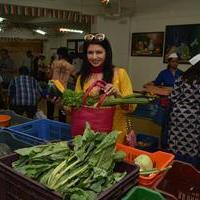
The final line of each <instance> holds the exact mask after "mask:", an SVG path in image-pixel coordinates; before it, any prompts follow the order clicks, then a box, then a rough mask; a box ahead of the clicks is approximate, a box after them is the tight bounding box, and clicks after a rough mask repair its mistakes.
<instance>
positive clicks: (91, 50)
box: [87, 44, 106, 67]
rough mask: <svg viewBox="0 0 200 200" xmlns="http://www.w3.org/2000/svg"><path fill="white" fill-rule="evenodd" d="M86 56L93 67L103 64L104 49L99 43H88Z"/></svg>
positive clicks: (104, 57)
mask: <svg viewBox="0 0 200 200" xmlns="http://www.w3.org/2000/svg"><path fill="white" fill-rule="evenodd" d="M87 58H88V61H89V63H90V64H91V65H92V66H93V67H100V66H103V64H104V61H105V59H106V51H105V49H104V48H103V47H102V46H101V45H99V44H90V45H89V46H88V49H87Z"/></svg>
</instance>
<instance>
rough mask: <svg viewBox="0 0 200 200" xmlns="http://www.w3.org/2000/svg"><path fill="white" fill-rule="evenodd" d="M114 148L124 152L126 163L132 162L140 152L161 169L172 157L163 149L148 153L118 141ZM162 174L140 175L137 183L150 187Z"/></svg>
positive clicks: (170, 161) (169, 162)
mask: <svg viewBox="0 0 200 200" xmlns="http://www.w3.org/2000/svg"><path fill="white" fill-rule="evenodd" d="M116 149H117V150H120V151H124V152H125V153H126V158H125V161H127V162H128V163H133V162H134V159H135V158H136V157H137V156H138V155H140V154H145V155H148V156H149V157H150V158H151V159H152V161H153V162H154V164H155V168H157V169H163V168H165V167H167V166H168V165H169V164H171V163H172V161H173V159H174V155H173V154H170V153H165V152H163V151H157V152H154V153H150V152H147V151H143V150H139V149H135V148H133V147H129V146H125V145H123V144H119V143H118V144H117V145H116ZM162 175H163V173H159V174H151V175H150V176H142V175H140V177H139V184H140V185H143V186H146V187H152V186H153V185H154V184H155V182H156V181H157V180H158V179H160V178H161V176H162Z"/></svg>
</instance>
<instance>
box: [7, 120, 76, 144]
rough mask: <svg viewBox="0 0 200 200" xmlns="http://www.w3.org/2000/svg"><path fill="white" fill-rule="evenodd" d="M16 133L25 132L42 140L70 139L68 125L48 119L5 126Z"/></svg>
mask: <svg viewBox="0 0 200 200" xmlns="http://www.w3.org/2000/svg"><path fill="white" fill-rule="evenodd" d="M7 129H8V130H11V131H13V132H15V133H16V134H19V135H21V134H26V135H28V136H31V137H35V138H39V139H41V140H43V141H44V142H47V141H52V140H67V141H69V140H71V139H72V137H71V134H70V125H69V124H66V123H62V122H58V121H54V120H49V119H38V120H34V121H30V122H27V123H24V124H19V125H16V126H11V127H8V128H7Z"/></svg>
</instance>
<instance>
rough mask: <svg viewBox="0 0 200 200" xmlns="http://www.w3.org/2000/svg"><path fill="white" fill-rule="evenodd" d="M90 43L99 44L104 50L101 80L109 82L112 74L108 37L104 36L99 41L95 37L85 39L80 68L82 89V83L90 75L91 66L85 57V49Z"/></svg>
mask: <svg viewBox="0 0 200 200" xmlns="http://www.w3.org/2000/svg"><path fill="white" fill-rule="evenodd" d="M90 44H97V45H100V46H102V47H103V48H104V49H105V51H106V56H105V61H104V64H103V80H104V81H105V82H107V83H111V82H112V80H113V76H114V71H113V68H114V66H113V64H112V49H111V45H110V43H109V41H108V39H107V38H105V39H104V40H103V41H99V40H97V39H92V40H86V41H85V42H84V44H83V63H82V66H81V70H80V75H81V77H80V84H81V88H82V89H83V85H84V83H85V82H86V81H87V80H88V78H89V77H90V68H91V67H92V66H91V64H90V63H89V62H88V58H87V50H88V47H89V45H90Z"/></svg>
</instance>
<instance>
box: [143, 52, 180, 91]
mask: <svg viewBox="0 0 200 200" xmlns="http://www.w3.org/2000/svg"><path fill="white" fill-rule="evenodd" d="M177 67H178V55H177V54H176V53H172V54H170V55H169V57H168V65H167V69H164V70H162V71H161V72H160V73H159V74H158V76H157V77H156V79H155V80H154V81H152V82H150V83H147V84H145V85H144V87H145V88H146V89H147V90H148V89H151V88H148V86H152V85H155V86H163V87H167V88H169V90H170V88H173V86H174V82H175V80H176V79H177V78H178V77H179V76H180V75H181V74H182V71H181V70H179V69H178V68H177Z"/></svg>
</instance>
